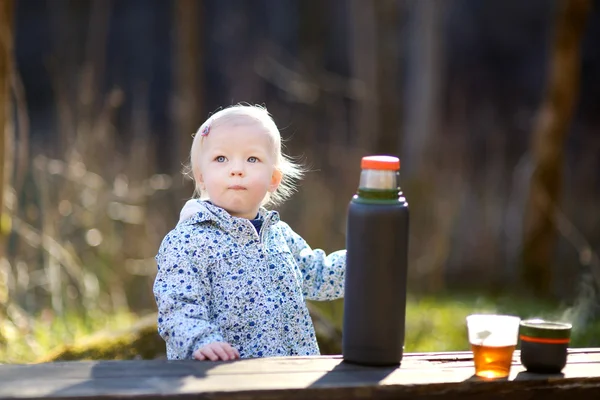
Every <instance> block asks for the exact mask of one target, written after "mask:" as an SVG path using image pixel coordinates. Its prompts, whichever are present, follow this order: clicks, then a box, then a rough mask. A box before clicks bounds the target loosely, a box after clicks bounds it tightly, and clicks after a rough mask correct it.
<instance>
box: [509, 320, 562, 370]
mask: <svg viewBox="0 0 600 400" xmlns="http://www.w3.org/2000/svg"><path fill="white" fill-rule="evenodd" d="M571 328H572V325H571V324H568V323H565V322H555V321H545V320H543V319H530V320H523V321H521V324H520V326H519V339H521V364H523V366H524V367H525V368H526V369H527V371H528V372H534V373H544V374H556V373H559V372H560V371H562V369H563V368H564V367H565V365H566V364H567V347H568V346H569V342H570V340H571Z"/></svg>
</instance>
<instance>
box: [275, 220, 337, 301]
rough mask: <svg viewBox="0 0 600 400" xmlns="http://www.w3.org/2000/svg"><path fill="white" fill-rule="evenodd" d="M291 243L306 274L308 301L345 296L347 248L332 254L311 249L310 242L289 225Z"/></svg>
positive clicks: (303, 274)
mask: <svg viewBox="0 0 600 400" xmlns="http://www.w3.org/2000/svg"><path fill="white" fill-rule="evenodd" d="M285 229H286V235H285V236H286V240H287V244H288V246H289V248H290V250H291V251H292V254H293V255H294V258H295V259H296V262H297V263H298V267H299V268H300V272H301V273H302V277H303V285H302V289H303V294H304V297H305V298H306V299H308V300H334V299H339V298H342V297H344V276H345V272H346V250H338V251H335V252H333V253H331V254H329V255H327V254H325V252H324V251H323V250H321V249H314V250H313V249H311V248H310V246H309V245H308V244H307V243H306V241H305V240H304V239H303V238H302V237H301V236H300V235H298V234H297V233H296V232H294V231H293V230H292V229H291V228H290V227H289V226H288V225H287V224H286V225H285Z"/></svg>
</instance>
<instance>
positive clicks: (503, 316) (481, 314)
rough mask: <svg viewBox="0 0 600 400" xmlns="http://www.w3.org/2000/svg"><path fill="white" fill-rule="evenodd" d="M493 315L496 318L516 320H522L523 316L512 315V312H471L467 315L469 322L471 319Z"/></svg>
mask: <svg viewBox="0 0 600 400" xmlns="http://www.w3.org/2000/svg"><path fill="white" fill-rule="evenodd" d="M490 317H493V318H494V319H505V320H511V321H514V322H517V321H519V322H520V321H521V317H519V316H517V315H510V314H483V313H478V314H469V315H467V318H466V319H467V323H468V322H469V320H475V319H480V318H482V319H483V318H490Z"/></svg>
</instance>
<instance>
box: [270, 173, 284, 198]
mask: <svg viewBox="0 0 600 400" xmlns="http://www.w3.org/2000/svg"><path fill="white" fill-rule="evenodd" d="M282 178H283V174H282V173H281V171H280V170H278V169H275V170H274V171H273V175H272V176H271V184H270V185H269V192H271V193H272V192H274V191H275V190H277V188H278V187H279V184H280V183H281V179H282Z"/></svg>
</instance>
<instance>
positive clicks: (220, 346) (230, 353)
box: [194, 342, 240, 361]
mask: <svg viewBox="0 0 600 400" xmlns="http://www.w3.org/2000/svg"><path fill="white" fill-rule="evenodd" d="M194 358H195V359H196V360H201V361H204V360H211V361H217V360H223V361H228V360H235V359H237V358H240V353H238V351H237V350H236V349H234V348H233V347H231V345H230V344H229V343H225V342H214V343H209V344H207V345H206V346H202V347H200V348H199V349H198V350H196V351H195V352H194Z"/></svg>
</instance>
